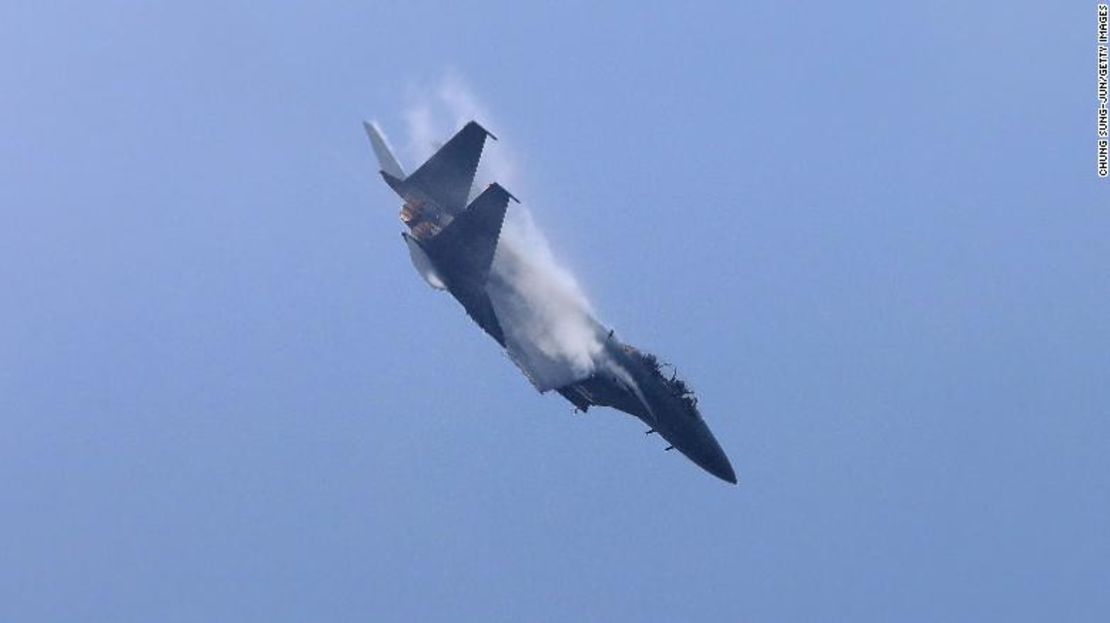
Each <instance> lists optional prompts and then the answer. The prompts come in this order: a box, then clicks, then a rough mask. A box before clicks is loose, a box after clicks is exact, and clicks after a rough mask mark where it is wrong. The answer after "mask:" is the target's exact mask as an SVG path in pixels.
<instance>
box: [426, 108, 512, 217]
mask: <svg viewBox="0 0 1110 623" xmlns="http://www.w3.org/2000/svg"><path fill="white" fill-rule="evenodd" d="M486 136H493V135H492V134H490V133H489V132H488V131H487V130H486V129H485V128H483V127H482V126H480V125H478V124H477V123H476V122H474V121H471V122H469V123H467V124H466V125H465V126H463V129H461V130H459V131H458V133H457V134H455V136H453V137H451V140H449V141H447V144H445V145H444V146H443V147H440V148H439V151H437V152H436V153H435V155H433V156H432V157H431V158H428V161H427V162H425V163H424V164H423V165H421V167H420V168H419V169H417V170H416V171H415V172H413V174H412V175H410V176H408V177H407V178H405V180H404V183H405V186H406V187H409V188H416V189H419V190H420V191H421V192H423V193H424V194H425V195H427V196H428V197H430V198H431V199H432V200H433V201H435V202H436V203H438V204H439V205H440V207H442V208H443V209H445V210H447V211H448V212H449V213H451V214H457V213H459V212H461V211H462V210H463V209H464V208H465V207H466V200H467V198H468V197H469V196H470V186H471V184H473V183H474V172H475V171H477V170H478V160H479V159H481V157H482V147H483V146H484V145H485V142H486ZM496 138H497V137H496V136H494V139H496Z"/></svg>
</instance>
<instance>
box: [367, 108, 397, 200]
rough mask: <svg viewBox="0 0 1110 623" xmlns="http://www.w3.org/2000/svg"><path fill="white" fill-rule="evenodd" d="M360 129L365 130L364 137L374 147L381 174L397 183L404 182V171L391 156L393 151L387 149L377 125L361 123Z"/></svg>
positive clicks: (387, 145)
mask: <svg viewBox="0 0 1110 623" xmlns="http://www.w3.org/2000/svg"><path fill="white" fill-rule="evenodd" d="M362 127H364V128H365V129H366V135H367V136H369V137H370V144H371V145H372V146H373V147H374V155H375V156H377V157H378V165H379V166H380V167H381V170H382V173H386V174H388V175H389V177H392V178H393V179H395V180H397V181H398V182H401V181H404V179H405V170H404V169H402V168H401V163H399V162H397V158H395V157H394V156H393V151H392V150H391V149H389V142H388V141H386V140H385V135H384V134H382V131H381V129H380V128H378V124H377V123H375V122H366V121H363V122H362ZM386 181H389V178H386ZM390 186H392V184H390Z"/></svg>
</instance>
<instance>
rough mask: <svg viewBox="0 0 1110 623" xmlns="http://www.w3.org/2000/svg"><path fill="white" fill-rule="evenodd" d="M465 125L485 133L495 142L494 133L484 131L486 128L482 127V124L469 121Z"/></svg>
mask: <svg viewBox="0 0 1110 623" xmlns="http://www.w3.org/2000/svg"><path fill="white" fill-rule="evenodd" d="M467 125H473V126H474V127H476V128H478V129H479V130H481V131H483V132H485V133H486V136H488V137H490V138H492V139H493V140H495V141H496V140H497V136H496V135H494V133H493V132H490V131H489V130H487V129H486V127H485V126H484V125H482V124H480V123H478V122H477V121H475V120H474V119H471V120H470V123H468V124H467Z"/></svg>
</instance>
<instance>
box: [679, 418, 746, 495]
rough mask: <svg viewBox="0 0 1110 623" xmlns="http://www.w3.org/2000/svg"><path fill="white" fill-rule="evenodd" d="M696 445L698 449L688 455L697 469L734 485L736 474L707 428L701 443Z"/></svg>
mask: <svg viewBox="0 0 1110 623" xmlns="http://www.w3.org/2000/svg"><path fill="white" fill-rule="evenodd" d="M698 445H699V446H700V447H699V448H698V449H697V450H696V451H694V452H692V453H690V454H689V455H688V456H690V458H691V459H693V461H694V462H695V463H697V464H698V467H701V468H702V469H704V470H705V471H707V472H709V473H710V474H713V475H714V476H716V477H717V478H720V479H721V480H723V481H725V482H730V483H732V484H736V472H735V471H734V470H733V469H732V463H731V462H729V460H728V456H727V455H726V454H725V451H724V450H723V449H721V444H719V443H717V439H716V438H715V437H713V433H711V432H709V428H708V427H705V428H704V432H703V435H702V442H701V443H700V444H698Z"/></svg>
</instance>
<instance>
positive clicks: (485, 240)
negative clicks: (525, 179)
mask: <svg viewBox="0 0 1110 623" xmlns="http://www.w3.org/2000/svg"><path fill="white" fill-rule="evenodd" d="M509 199H514V200H515V198H514V197H513V196H512V195H510V194H509V191H507V190H505V189H504V188H502V187H501V185H500V184H497V183H496V182H495V183H493V184H490V185H489V187H488V188H486V189H485V190H484V191H482V194H481V195H478V196H477V197H476V198H475V199H474V201H473V202H471V204H470V205H469V206H468V207H467V208H466V210H465V211H464V212H462V213H461V214H459V215H458V216H456V217H455V219H454V220H453V221H451V224H449V225H448V226H447V227H446V228H445V229H444V230H443V231H441V232H440V233H439V234H437V235H436V236H435V237H434V238H432V239H431V240H428V241H427V243H426V246H427V247H428V250H429V252H431V253H432V254H433V256H434V257H436V258H437V262H438V263H440V265H441V266H443V267H444V270H449V271H450V272H451V273H452V277H453V278H454V279H456V280H468V281H469V280H474V281H476V282H477V283H485V281H486V278H487V277H488V276H489V269H490V265H491V264H492V263H493V255H494V253H495V252H496V251H497V240H498V239H499V238H500V237H501V224H502V223H503V222H504V221H505V212H506V210H507V209H508V207H509Z"/></svg>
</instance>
